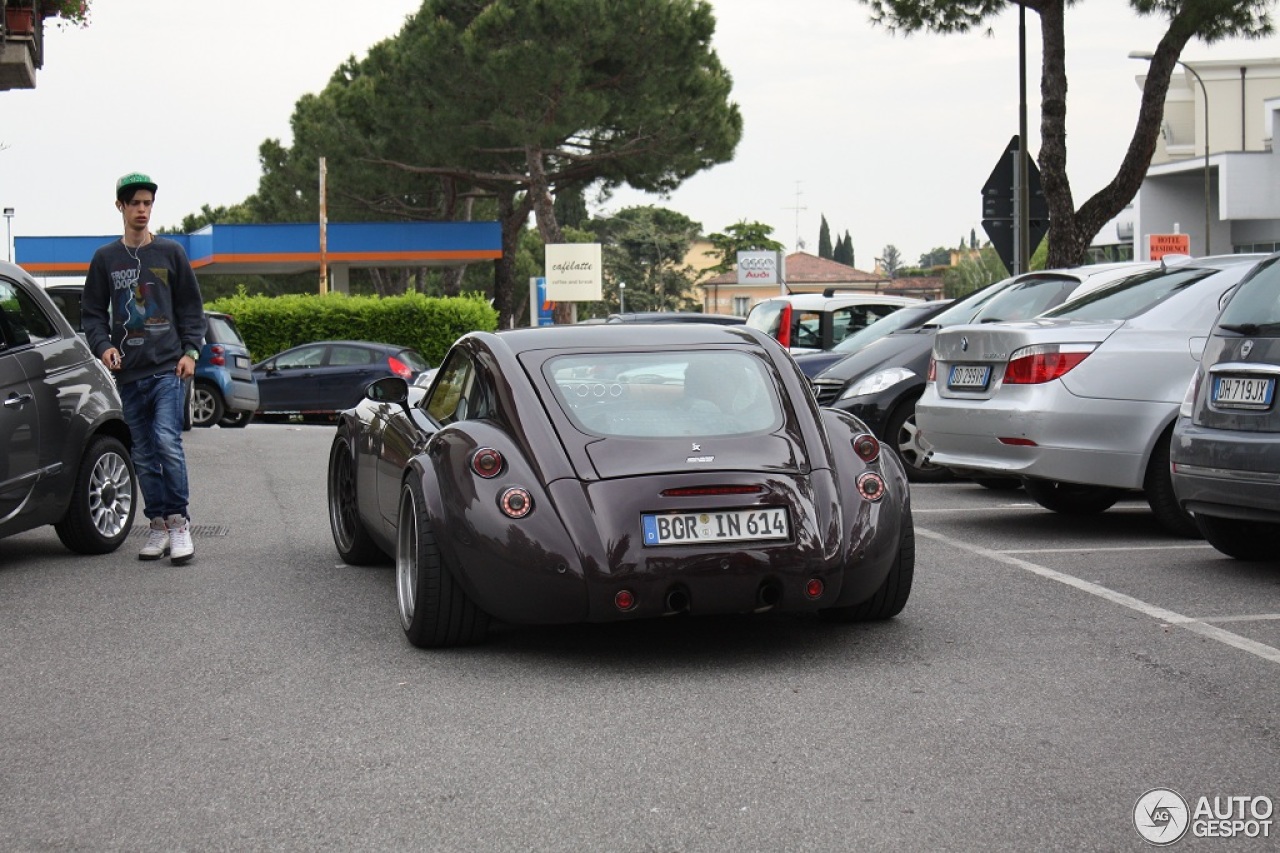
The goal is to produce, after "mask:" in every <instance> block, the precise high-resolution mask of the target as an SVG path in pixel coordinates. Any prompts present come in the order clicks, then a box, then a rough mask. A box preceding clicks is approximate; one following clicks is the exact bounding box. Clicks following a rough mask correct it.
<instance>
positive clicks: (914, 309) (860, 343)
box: [832, 303, 933, 352]
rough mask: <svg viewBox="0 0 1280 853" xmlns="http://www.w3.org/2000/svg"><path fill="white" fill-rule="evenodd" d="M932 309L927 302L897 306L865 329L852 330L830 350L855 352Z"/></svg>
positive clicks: (906, 325)
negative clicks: (896, 308)
mask: <svg viewBox="0 0 1280 853" xmlns="http://www.w3.org/2000/svg"><path fill="white" fill-rule="evenodd" d="M931 310H933V306H932V305H929V304H928V303H926V304H924V305H908V306H907V307H906V308H899V309H898V310H897V311H894V312H893V313H892V314H890V315H889V316H887V317H881V318H880V319H879V320H876V321H875V322H874V323H872V324H871V325H870V326H867V327H866V328H865V329H860V330H859V331H857V332H854V333H853V334H852V335H850V336H849V337H847V338H845V339H844V340H843V341H841V342H840V343H838V344H836V345H835V346H834V347H833V348H832V352H857V351H858V350H860V349H862V348H863V347H865V346H866V345H867V344H869V343H871V342H872V341H876V340H879V339H880V338H883V337H884V336H885V335H887V334H889V333H890V332H896V331H898V330H899V329H905V328H907V327H908V326H910V325H911V324H912V323H914V322H916V321H917V320H918V319H920V315H921V314H926V313H928V312H929V311H931Z"/></svg>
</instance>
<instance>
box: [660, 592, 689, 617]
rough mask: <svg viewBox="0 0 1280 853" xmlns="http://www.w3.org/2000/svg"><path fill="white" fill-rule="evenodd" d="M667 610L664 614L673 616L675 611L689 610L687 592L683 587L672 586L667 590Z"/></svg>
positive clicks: (686, 611) (684, 611)
mask: <svg viewBox="0 0 1280 853" xmlns="http://www.w3.org/2000/svg"><path fill="white" fill-rule="evenodd" d="M666 604H667V610H666V613H665V614H664V615H666V616H674V615H676V614H677V613H688V612H689V593H688V591H687V590H685V589H684V588H683V587H678V586H673V587H671V589H669V590H667V597H666Z"/></svg>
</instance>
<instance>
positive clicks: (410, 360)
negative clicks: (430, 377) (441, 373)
mask: <svg viewBox="0 0 1280 853" xmlns="http://www.w3.org/2000/svg"><path fill="white" fill-rule="evenodd" d="M396 358H398V359H400V360H401V361H402V362H404V363H405V366H406V367H408V368H409V369H410V370H412V371H413V372H414V373H421V372H422V371H424V370H430V369H431V364H430V362H428V361H427V360H426V359H425V358H423V357H422V355H421V354H420V353H419V352H418V351H417V350H411V349H402V350H400V352H398V353H396Z"/></svg>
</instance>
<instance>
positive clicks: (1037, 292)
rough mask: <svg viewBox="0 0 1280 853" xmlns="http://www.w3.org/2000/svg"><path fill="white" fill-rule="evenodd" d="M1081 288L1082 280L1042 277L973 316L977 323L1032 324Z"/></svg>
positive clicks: (1006, 291)
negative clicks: (1023, 322)
mask: <svg viewBox="0 0 1280 853" xmlns="http://www.w3.org/2000/svg"><path fill="white" fill-rule="evenodd" d="M1079 286H1080V279H1078V278H1071V277H1068V276H1057V275H1042V276H1035V277H1034V278H1030V279H1024V280H1023V281H1019V282H1018V283H1017V284H1015V285H1013V286H1012V287H1007V288H1005V289H1004V290H1002V291H1001V292H1000V293H997V294H996V295H995V297H994V298H993V299H992V300H991V301H990V302H988V303H987V304H986V305H984V306H983V307H982V309H981V310H980V311H978V313H977V314H974V315H973V320H972V321H971V322H974V323H1010V322H1014V321H1017V320H1028V319H1030V318H1032V317H1035V316H1036V315H1037V314H1040V313H1042V312H1044V311H1047V310H1048V309H1050V308H1053V307H1054V306H1056V305H1061V304H1062V302H1063V301H1064V300H1065V299H1066V298H1067V297H1068V296H1070V295H1071V291H1073V290H1075V289H1076V288H1077V287H1079Z"/></svg>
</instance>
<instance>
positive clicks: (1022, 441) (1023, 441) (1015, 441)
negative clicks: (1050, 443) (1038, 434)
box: [998, 436, 1039, 447]
mask: <svg viewBox="0 0 1280 853" xmlns="http://www.w3.org/2000/svg"><path fill="white" fill-rule="evenodd" d="M998 441H999V442H1000V443H1001V444H1007V445H1009V446H1010V447H1038V446H1039V445H1037V444H1036V443H1035V442H1034V441H1032V440H1031V439H1029V438H1009V437H1006V436H1001V437H1000V438H999V439H998Z"/></svg>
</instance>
